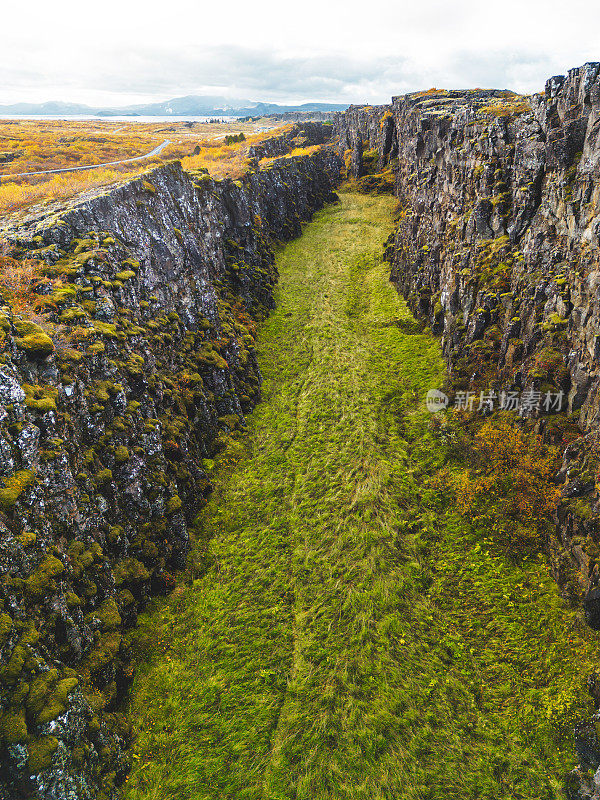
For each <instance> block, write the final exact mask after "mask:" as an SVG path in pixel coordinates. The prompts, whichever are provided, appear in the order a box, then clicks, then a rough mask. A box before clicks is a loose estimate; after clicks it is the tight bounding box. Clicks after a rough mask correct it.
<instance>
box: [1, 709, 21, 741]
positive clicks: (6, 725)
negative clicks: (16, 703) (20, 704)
mask: <svg viewBox="0 0 600 800" xmlns="http://www.w3.org/2000/svg"><path fill="white" fill-rule="evenodd" d="M0 737H1V738H2V740H3V741H4V742H5V743H6V744H8V745H10V744H18V743H19V742H24V741H25V739H26V738H27V722H26V720H25V711H24V710H23V709H22V708H18V709H10V710H9V711H7V712H6V713H5V714H4V715H3V716H2V717H1V718H0Z"/></svg>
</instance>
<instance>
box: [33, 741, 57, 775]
mask: <svg viewBox="0 0 600 800" xmlns="http://www.w3.org/2000/svg"><path fill="white" fill-rule="evenodd" d="M57 747H58V739H57V738H56V737H55V736H38V737H36V738H35V739H29V740H28V742H27V749H28V750H29V758H28V759H27V767H28V769H29V772H30V773H31V774H37V773H38V772H42V771H43V770H45V769H48V767H50V765H51V764H52V756H53V755H54V753H55V752H56V749H57Z"/></svg>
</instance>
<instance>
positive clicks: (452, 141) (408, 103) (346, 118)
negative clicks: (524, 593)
mask: <svg viewBox="0 0 600 800" xmlns="http://www.w3.org/2000/svg"><path fill="white" fill-rule="evenodd" d="M390 117H391V118H392V122H390V123H387V124H389V125H392V126H393V131H392V132H391V133H389V134H388V135H386V136H383V135H381V134H380V133H378V129H379V125H380V124H381V120H382V119H390ZM336 131H337V133H338V136H339V137H340V138H339V147H340V150H344V151H346V163H347V164H350V169H351V173H352V174H353V176H354V177H358V176H360V174H361V169H362V168H363V165H362V164H361V152H362V149H363V148H365V147H369V148H372V147H377V148H378V160H379V164H380V165H381V164H385V163H391V164H392V165H393V167H394V169H395V175H396V186H395V193H396V195H397V197H398V199H399V222H398V228H397V231H396V233H395V235H394V236H393V237H392V239H391V240H390V242H389V246H388V249H387V258H388V259H389V261H390V263H391V277H392V280H393V281H395V282H396V284H397V286H398V289H399V291H401V292H402V293H403V295H404V296H405V298H406V299H407V301H408V303H409V305H410V307H411V309H412V310H413V312H414V313H415V315H416V316H418V317H419V318H421V319H422V320H424V321H425V322H427V323H428V324H429V325H430V326H431V327H432V329H433V331H434V332H436V333H437V334H439V335H440V336H441V339H442V344H443V348H444V353H445V355H446V358H447V361H448V367H449V372H450V377H451V381H452V386H453V393H454V394H456V393H457V392H462V395H457V397H462V399H463V401H464V398H465V393H466V392H469V391H471V392H473V396H474V398H475V408H477V406H478V405H479V401H480V397H481V395H480V393H481V392H482V391H484V392H494V393H495V395H496V397H495V402H496V407H498V404H499V402H500V399H501V397H504V399H505V400H506V399H507V398H509V397H511V396H513V397H514V396H515V395H516V396H517V397H520V398H521V399H522V398H524V397H528V398H530V399H529V400H528V401H527V402H526V403H525V404H524V405H523V406H522V411H523V413H524V414H525V415H526V416H530V417H534V418H536V419H537V429H538V430H539V431H540V432H542V433H543V434H544V435H545V437H546V439H547V440H548V441H550V442H552V443H554V444H557V445H559V446H561V447H562V450H563V452H564V461H563V466H562V469H561V471H560V473H559V474H558V475H557V483H558V484H559V485H560V488H561V492H562V497H563V501H562V503H561V506H560V508H559V511H558V514H557V520H556V521H557V527H556V540H555V541H554V543H553V545H552V566H553V569H554V574H555V576H556V578H557V580H558V581H559V584H560V585H561V586H563V588H564V589H565V591H567V592H569V593H571V594H574V595H576V596H577V597H578V598H579V599H581V600H583V603H584V608H585V611H586V616H587V619H588V622H589V623H590V624H591V625H592V626H593V627H596V628H600V591H599V577H600V546H599V545H600V525H599V519H600V499H599V492H598V488H597V487H598V482H599V480H598V474H599V454H600V445H599V438H600V371H599V367H600V250H599V248H598V244H599V234H600V64H596V63H591V64H586V65H584V66H583V67H581V68H577V69H573V70H571V71H570V72H569V73H568V75H566V76H559V77H554V78H551V79H550V80H549V81H548V82H547V84H546V87H545V91H544V92H542V93H541V94H538V95H534V96H532V97H522V96H517V95H514V94H513V93H511V92H502V91H437V90H431V91H429V92H422V93H417V94H412V95H407V96H402V97H396V98H393V100H392V103H391V104H390V105H389V106H388V107H383V108H377V109H368V108H367V109H356V108H351V109H349V111H348V112H346V113H345V114H343V115H338V117H337V118H336ZM503 392H504V393H506V394H504V395H502V393H503ZM510 393H514V394H513V395H511V394H510ZM549 397H551V398H552V400H551V402H550V401H549V402H548V403H547V402H546V400H547V398H549ZM557 397H562V413H556V411H557V405H556V403H557V400H556V398H557ZM527 406H528V407H527ZM574 423H577V425H578V427H579V434H580V435H578V436H577V433H576V434H575V436H576V438H575V440H574V441H573V433H572V428H573V425H574ZM582 736H583V739H582V740H581V741H584V740H585V744H583V745H582V748H583V750H585V749H586V748H588V751H589V752H591V750H590V747H591V749H592V750H594V757H593V759H591V760H592V761H594V768H596V766H598V763H600V750H599V749H598V746H597V740H594V741H596V744H595V745H590V741H591V739H593V738H594V734H593V733H592V734H591V739H590V737H589V736H588V738H587V739H586V736H587V734H585V735H583V734H582ZM580 749H581V748H580ZM589 752H588V755H589ZM584 760H585V759H584ZM588 766H589V765H588ZM590 786H591V784H590ZM577 791H580V792H582V794H577V796H578V797H579V796H589V793H588V794H586V792H588V789H578V790H577ZM589 791H590V792H591V791H593V788H592V789H589ZM574 796H575V795H574ZM594 796H595V795H594Z"/></svg>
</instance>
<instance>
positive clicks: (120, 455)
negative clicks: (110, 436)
mask: <svg viewBox="0 0 600 800" xmlns="http://www.w3.org/2000/svg"><path fill="white" fill-rule="evenodd" d="M129 458H130V455H129V450H128V449H127V448H126V447H125V446H124V445H119V447H117V449H116V450H115V462H116V463H117V464H125V462H127V461H129Z"/></svg>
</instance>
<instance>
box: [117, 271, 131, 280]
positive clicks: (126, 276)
mask: <svg viewBox="0 0 600 800" xmlns="http://www.w3.org/2000/svg"><path fill="white" fill-rule="evenodd" d="M115 278H116V280H118V281H129V280H131V278H135V272H134V271H133V270H132V269H124V270H123V271H122V272H117V274H116V275H115Z"/></svg>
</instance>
